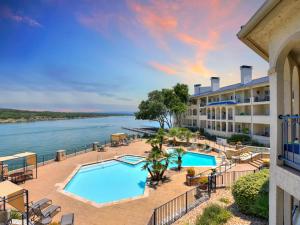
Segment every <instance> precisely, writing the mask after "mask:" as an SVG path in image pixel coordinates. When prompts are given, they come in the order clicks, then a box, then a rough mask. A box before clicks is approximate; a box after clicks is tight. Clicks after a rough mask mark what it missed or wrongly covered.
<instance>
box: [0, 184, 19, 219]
mask: <svg viewBox="0 0 300 225" xmlns="http://www.w3.org/2000/svg"><path fill="white" fill-rule="evenodd" d="M23 193H24V189H23V188H22V187H20V186H18V185H16V184H13V183H12V182H10V181H3V182H1V183H0V198H2V199H4V200H5V201H6V202H7V203H8V204H9V205H11V206H12V207H14V208H15V209H17V210H18V211H20V212H22V213H24V212H25V203H24V195H23Z"/></svg>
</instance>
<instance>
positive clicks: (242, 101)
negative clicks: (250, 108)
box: [235, 98, 250, 104]
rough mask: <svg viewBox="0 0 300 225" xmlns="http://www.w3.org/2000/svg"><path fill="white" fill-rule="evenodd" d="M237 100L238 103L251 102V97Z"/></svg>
mask: <svg viewBox="0 0 300 225" xmlns="http://www.w3.org/2000/svg"><path fill="white" fill-rule="evenodd" d="M235 101H236V103H237V104H244V103H250V98H238V99H236V100H235Z"/></svg>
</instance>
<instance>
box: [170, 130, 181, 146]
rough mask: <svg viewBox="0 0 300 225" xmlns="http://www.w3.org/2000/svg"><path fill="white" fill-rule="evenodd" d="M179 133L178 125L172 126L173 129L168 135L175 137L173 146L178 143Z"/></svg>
mask: <svg viewBox="0 0 300 225" xmlns="http://www.w3.org/2000/svg"><path fill="white" fill-rule="evenodd" d="M178 134H179V129H178V127H172V128H171V129H169V132H168V135H169V137H171V138H173V146H175V145H176V137H177V136H178Z"/></svg>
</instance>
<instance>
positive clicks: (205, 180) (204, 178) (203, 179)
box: [199, 177, 208, 184]
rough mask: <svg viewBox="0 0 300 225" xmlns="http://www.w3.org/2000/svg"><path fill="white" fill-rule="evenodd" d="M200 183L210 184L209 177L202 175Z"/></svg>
mask: <svg viewBox="0 0 300 225" xmlns="http://www.w3.org/2000/svg"><path fill="white" fill-rule="evenodd" d="M199 183H200V184H208V177H200V178H199Z"/></svg>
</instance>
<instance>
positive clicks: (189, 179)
mask: <svg viewBox="0 0 300 225" xmlns="http://www.w3.org/2000/svg"><path fill="white" fill-rule="evenodd" d="M195 174H196V171H195V169H194V168H188V169H187V174H186V183H187V185H189V186H190V185H192V183H193V178H194V176H195Z"/></svg>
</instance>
